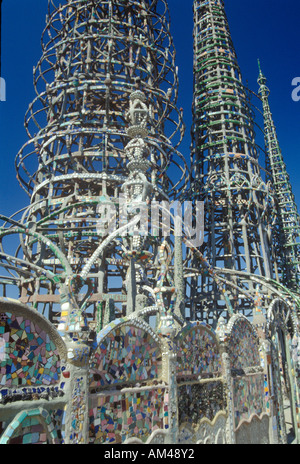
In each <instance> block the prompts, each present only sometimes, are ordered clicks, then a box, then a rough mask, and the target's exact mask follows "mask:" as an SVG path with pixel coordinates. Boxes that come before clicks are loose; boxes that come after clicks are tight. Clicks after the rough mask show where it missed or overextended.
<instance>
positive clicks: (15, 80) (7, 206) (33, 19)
mask: <svg viewBox="0 0 300 464" xmlns="http://www.w3.org/2000/svg"><path fill="white" fill-rule="evenodd" d="M47 3H48V1H47V0H3V5H2V77H4V78H5V80H6V85H7V101H6V102H0V147H1V156H0V212H1V213H3V214H7V215H10V214H12V213H13V212H15V211H17V210H18V209H20V208H21V207H23V206H25V205H27V204H28V202H29V198H28V197H27V196H26V194H25V193H23V190H22V189H21V188H20V187H19V184H18V182H17V180H16V175H15V169H14V158H15V155H16V154H17V152H18V151H19V149H20V147H21V146H22V145H23V144H24V143H25V142H26V141H27V135H26V133H25V129H24V126H23V121H24V114H25V111H26V110H27V107H28V104H29V103H30V102H31V101H32V100H33V98H34V96H35V94H34V89H33V84H32V68H33V66H34V65H36V63H37V61H38V59H39V57H40V55H41V46H40V37H41V32H42V30H43V27H44V23H45V19H44V18H45V14H46V10H47ZM225 5H226V11H227V16H228V20H229V24H230V27H231V32H232V37H233V41H234V44H235V48H236V51H237V54H238V58H239V64H240V67H241V70H242V74H243V78H244V81H246V80H247V81H248V82H249V86H250V88H251V89H252V90H253V91H255V92H256V91H257V82H256V81H257V75H258V69H257V58H260V60H261V64H262V68H263V71H264V73H265V75H266V76H267V78H268V85H269V87H270V89H271V96H270V103H271V109H272V112H273V117H274V120H275V124H276V126H277V132H278V136H279V142H280V146H281V149H282V152H283V155H284V158H285V161H286V164H287V169H288V172H289V174H290V177H291V182H292V185H293V191H294V194H295V196H296V201H297V203H298V205H299V206H298V208H299V209H300V178H299V177H300V172H299V167H300V130H299V123H300V102H298V103H296V102H294V101H293V100H292V98H291V93H292V86H291V81H292V79H293V78H294V77H297V76H300V59H299V58H300V56H299V42H300V40H299V18H300V2H299V0H276V1H274V0H243V1H241V0H225ZM169 6H170V11H171V18H172V25H171V30H172V32H173V36H174V42H175V47H176V49H177V65H178V67H179V79H180V88H179V102H178V106H180V107H183V108H184V115H185V123H186V125H187V131H186V137H185V141H184V143H183V145H182V147H181V151H182V153H184V155H185V157H186V158H188V157H189V143H190V136H189V132H190V124H191V103H192V85H193V76H192V58H193V49H192V46H193V42H192V19H193V18H192V0H169Z"/></svg>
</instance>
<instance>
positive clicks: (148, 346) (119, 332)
mask: <svg viewBox="0 0 300 464" xmlns="http://www.w3.org/2000/svg"><path fill="white" fill-rule="evenodd" d="M161 366H162V363H161V352H160V347H159V344H158V343H157V342H156V341H155V340H154V339H153V338H152V335H151V334H150V333H148V332H147V331H146V330H144V329H143V328H140V327H135V326H133V325H121V326H118V327H116V328H115V329H113V330H112V331H111V332H110V333H109V334H108V335H107V336H106V337H105V338H104V339H103V340H102V341H100V343H99V345H98V347H97V349H96V350H95V353H94V355H93V357H92V359H91V362H90V388H91V389H94V388H99V387H100V388H101V387H105V386H107V385H112V384H116V383H128V382H131V383H135V382H141V381H148V380H152V379H157V378H159V377H160V375H161Z"/></svg>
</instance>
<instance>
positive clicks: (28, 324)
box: [0, 298, 67, 388]
mask: <svg viewBox="0 0 300 464" xmlns="http://www.w3.org/2000/svg"><path fill="white" fill-rule="evenodd" d="M0 340H1V343H0V386H6V387H12V388H15V387H18V386H31V385H43V386H51V385H54V384H57V383H58V382H59V381H60V375H61V359H67V349H66V346H65V343H64V341H63V339H62V338H61V336H60V335H59V333H58V332H57V330H56V329H55V327H53V325H52V324H51V323H50V322H49V321H48V320H47V319H46V318H45V317H44V316H42V315H41V314H39V313H38V312H37V311H35V310H33V309H31V308H29V307H28V306H26V305H23V304H22V303H20V302H19V301H17V300H13V299H5V298H0Z"/></svg>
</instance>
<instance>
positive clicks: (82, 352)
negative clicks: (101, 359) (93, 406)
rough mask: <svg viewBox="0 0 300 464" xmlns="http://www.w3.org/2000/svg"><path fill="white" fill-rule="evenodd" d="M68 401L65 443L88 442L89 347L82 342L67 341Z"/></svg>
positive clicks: (65, 372) (66, 372)
mask: <svg viewBox="0 0 300 464" xmlns="http://www.w3.org/2000/svg"><path fill="white" fill-rule="evenodd" d="M67 347H68V360H69V370H68V371H64V376H65V377H66V378H69V379H70V382H69V392H68V394H69V402H68V405H67V408H66V424H65V443H66V444H88V439H89V438H88V432H89V430H88V366H89V348H88V346H87V345H86V344H85V343H83V342H80V341H78V342H75V341H72V342H69V343H67Z"/></svg>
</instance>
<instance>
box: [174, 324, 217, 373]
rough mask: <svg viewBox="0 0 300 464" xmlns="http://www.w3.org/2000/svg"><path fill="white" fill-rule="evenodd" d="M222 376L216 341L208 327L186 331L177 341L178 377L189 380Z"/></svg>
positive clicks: (197, 327) (198, 327) (198, 326)
mask: <svg viewBox="0 0 300 464" xmlns="http://www.w3.org/2000/svg"><path fill="white" fill-rule="evenodd" d="M208 374H213V376H214V377H218V376H219V375H221V359H220V355H219V348H218V345H217V343H216V340H215V338H214V336H213V335H212V333H211V332H210V331H207V330H206V326H201V325H200V324H199V325H195V326H194V327H193V328H192V329H190V330H187V329H185V330H184V332H183V333H182V334H180V336H179V338H178V339H177V376H184V377H187V378H198V376H201V377H205V376H207V375H208Z"/></svg>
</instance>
